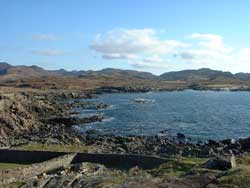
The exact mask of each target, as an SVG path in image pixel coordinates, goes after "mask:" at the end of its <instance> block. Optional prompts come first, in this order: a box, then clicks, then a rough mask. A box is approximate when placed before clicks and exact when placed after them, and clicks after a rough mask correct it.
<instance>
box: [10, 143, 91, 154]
mask: <svg viewBox="0 0 250 188" xmlns="http://www.w3.org/2000/svg"><path fill="white" fill-rule="evenodd" d="M14 149H20V150H29V151H57V152H87V151H88V146H84V145H59V144H39V143H32V144H27V145H21V146H17V147H15V148H14Z"/></svg>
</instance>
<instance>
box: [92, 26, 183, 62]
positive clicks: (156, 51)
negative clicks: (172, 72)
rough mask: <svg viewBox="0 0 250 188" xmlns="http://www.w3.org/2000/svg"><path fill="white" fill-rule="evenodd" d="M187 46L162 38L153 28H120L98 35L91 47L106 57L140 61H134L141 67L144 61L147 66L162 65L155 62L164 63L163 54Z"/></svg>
mask: <svg viewBox="0 0 250 188" xmlns="http://www.w3.org/2000/svg"><path fill="white" fill-rule="evenodd" d="M187 46H188V45H187V44H185V43H183V42H179V41H176V40H162V39H160V38H159V36H158V32H157V31H155V30H153V29H118V30H112V31H109V32H107V33H106V34H103V35H102V34H98V35H96V38H95V40H94V42H93V43H92V44H91V45H90V48H91V49H93V50H95V51H96V52H98V53H100V54H102V57H103V58H104V59H109V60H111V59H121V60H127V61H131V60H133V61H135V62H140V63H134V64H137V65H140V67H141V65H142V63H143V64H144V65H146V66H147V67H149V65H150V66H154V67H160V66H159V65H157V66H156V65H153V63H164V60H163V59H162V58H161V57H160V56H161V55H167V54H172V53H175V52H177V51H178V49H182V48H186V47H187ZM150 63H151V64H152V65H151V64H150ZM130 64H131V63H130ZM138 67H139V66H138ZM161 67H165V65H164V64H162V65H161Z"/></svg>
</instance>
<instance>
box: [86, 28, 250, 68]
mask: <svg viewBox="0 0 250 188" xmlns="http://www.w3.org/2000/svg"><path fill="white" fill-rule="evenodd" d="M159 34H162V33H161V32H158V31H156V30H154V29H117V30H111V31H109V32H107V33H105V34H98V35H96V38H95V40H94V41H93V43H92V44H91V45H90V48H91V49H92V50H94V51H96V52H97V53H99V54H101V56H102V58H103V59H106V60H121V61H123V62H127V63H128V64H129V65H131V66H133V67H135V68H140V69H141V68H143V69H145V68H150V69H162V72H164V70H165V69H168V70H169V68H171V69H175V68H177V69H182V68H181V67H183V68H204V67H207V68H212V69H219V70H227V71H228V70H229V71H232V72H237V71H242V70H244V69H246V68H247V69H248V71H250V48H241V49H235V48H233V47H232V46H229V45H227V44H226V43H225V42H224V37H223V36H221V35H217V34H211V33H206V34H203V33H193V34H191V35H188V36H187V37H184V39H185V41H187V40H188V41H189V43H186V42H182V41H178V40H173V39H168V40H166V39H162V37H160V36H159ZM165 34H167V33H165V32H164V35H165ZM174 67H175V68H174ZM165 71H166V70H165Z"/></svg>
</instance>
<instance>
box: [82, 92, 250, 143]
mask: <svg viewBox="0 0 250 188" xmlns="http://www.w3.org/2000/svg"><path fill="white" fill-rule="evenodd" d="M138 98H143V99H152V100H155V102H154V103H148V104H136V103H135V102H134V101H133V100H134V99H138ZM90 101H96V102H103V103H106V104H110V105H112V107H111V108H109V109H106V110H88V111H84V110H83V111H81V116H86V115H89V114H93V113H94V114H95V113H103V114H104V115H105V116H106V117H107V119H106V120H105V121H104V122H98V123H91V124H88V125H84V126H80V128H79V129H80V131H82V132H85V131H86V130H96V131H97V132H98V134H114V135H157V134H159V133H160V132H162V131H164V132H165V133H166V134H169V135H176V133H178V132H180V133H184V134H185V135H186V136H187V137H190V138H191V139H193V140H207V139H225V138H241V137H249V136H250V92H214V91H192V90H187V91H174V92H153V93H126V94H104V95H99V98H97V99H91V100H90Z"/></svg>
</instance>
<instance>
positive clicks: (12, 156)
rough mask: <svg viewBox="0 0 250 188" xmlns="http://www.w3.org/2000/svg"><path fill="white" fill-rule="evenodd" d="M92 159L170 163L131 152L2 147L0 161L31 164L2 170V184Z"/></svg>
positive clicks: (116, 163) (111, 163)
mask: <svg viewBox="0 0 250 188" xmlns="http://www.w3.org/2000/svg"><path fill="white" fill-rule="evenodd" d="M82 162H93V163H99V164H103V165H105V166H107V167H113V168H119V169H129V168H131V167H134V166H139V167H141V168H143V169H150V168H155V167H157V166H159V165H160V164H162V163H165V162H168V160H167V159H165V158H160V157H154V156H147V155H132V154H92V153H65V152H50V151H22V150H11V149H1V150H0V163H18V164H32V165H30V166H28V167H23V168H16V169H8V170H0V185H1V184H7V183H11V182H16V181H22V180H26V179H29V178H32V177H35V176H37V175H40V174H42V173H44V172H47V171H51V170H54V169H57V168H60V167H63V166H68V165H70V164H72V163H73V164H74V163H82Z"/></svg>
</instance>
